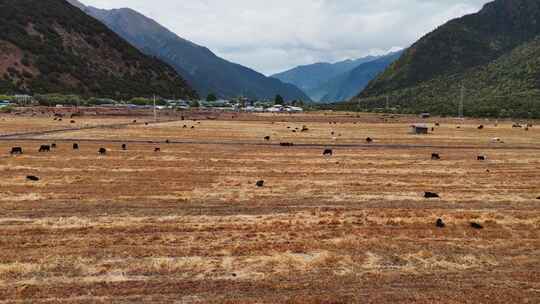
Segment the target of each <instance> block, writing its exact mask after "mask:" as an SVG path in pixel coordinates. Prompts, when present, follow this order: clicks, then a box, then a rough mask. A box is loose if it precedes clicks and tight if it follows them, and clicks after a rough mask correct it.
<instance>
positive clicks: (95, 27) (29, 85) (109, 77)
mask: <svg viewBox="0 0 540 304" xmlns="http://www.w3.org/2000/svg"><path fill="white" fill-rule="evenodd" d="M0 91H2V92H10V93H17V92H26V93H66V94H81V95H85V96H99V97H110V98H123V99H127V98H131V97H137V96H151V95H153V94H158V95H161V96H164V97H169V96H177V97H184V98H191V97H195V96H196V94H195V92H194V91H193V90H192V89H191V88H190V87H189V85H187V83H186V82H185V81H184V80H183V79H182V78H180V77H178V75H177V73H176V72H175V71H174V69H172V68H171V67H169V66H168V65H166V64H164V63H162V62H161V61H158V60H156V59H154V58H151V57H148V56H146V55H144V54H142V53H141V52H140V51H138V50H137V49H136V48H134V47H132V46H131V45H130V44H128V43H127V42H125V41H124V40H123V39H121V38H120V37H118V35H116V34H115V33H113V32H112V31H111V30H109V29H108V28H107V27H106V26H104V25H103V24H101V23H100V22H98V21H96V20H95V19H93V18H90V17H88V16H87V15H86V14H84V13H82V12H81V11H80V10H78V9H77V8H75V7H73V6H72V5H70V4H68V3H67V2H66V1H64V0H47V1H43V0H2V1H0Z"/></svg>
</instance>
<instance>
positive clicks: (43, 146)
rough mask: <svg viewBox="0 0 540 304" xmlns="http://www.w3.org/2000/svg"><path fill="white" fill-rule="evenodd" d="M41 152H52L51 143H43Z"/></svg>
mask: <svg viewBox="0 0 540 304" xmlns="http://www.w3.org/2000/svg"><path fill="white" fill-rule="evenodd" d="M39 152H40V153H41V152H51V146H49V145H41V147H39Z"/></svg>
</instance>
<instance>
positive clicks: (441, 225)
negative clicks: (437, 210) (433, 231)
mask: <svg viewBox="0 0 540 304" xmlns="http://www.w3.org/2000/svg"><path fill="white" fill-rule="evenodd" d="M435 226H437V228H444V227H446V224H445V223H444V221H443V220H442V219H438V220H437V222H436V223H435Z"/></svg>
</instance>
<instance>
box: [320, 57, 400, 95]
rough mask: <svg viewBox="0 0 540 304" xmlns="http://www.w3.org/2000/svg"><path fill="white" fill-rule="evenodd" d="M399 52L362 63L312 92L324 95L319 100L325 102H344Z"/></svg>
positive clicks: (393, 59)
mask: <svg viewBox="0 0 540 304" xmlns="http://www.w3.org/2000/svg"><path fill="white" fill-rule="evenodd" d="M401 53H402V52H401V51H399V52H394V53H390V54H388V55H385V56H381V57H379V58H378V59H375V60H373V61H370V62H366V63H362V64H360V65H359V66H357V67H356V68H354V69H352V70H351V71H348V72H345V73H342V74H340V75H339V76H337V77H335V78H333V79H331V80H329V81H327V82H325V83H323V84H322V85H320V86H319V87H317V88H316V89H314V90H313V91H312V92H320V93H321V94H322V93H325V95H324V96H323V97H322V98H320V99H319V100H321V101H325V102H335V101H344V100H349V99H351V98H353V97H354V96H356V95H358V94H359V93H360V92H361V91H362V90H363V89H364V88H365V87H366V86H367V85H368V83H369V82H370V81H371V80H373V79H374V78H375V77H377V75H379V73H381V72H383V71H384V70H385V69H386V68H387V67H388V66H390V65H391V64H392V63H393V62H394V61H396V60H397V59H398V58H399V57H400V56H401Z"/></svg>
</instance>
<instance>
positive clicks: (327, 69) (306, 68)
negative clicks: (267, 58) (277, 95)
mask: <svg viewBox="0 0 540 304" xmlns="http://www.w3.org/2000/svg"><path fill="white" fill-rule="evenodd" d="M377 58H378V57H375V56H367V57H363V58H359V59H356V60H350V59H349V60H345V61H341V62H337V63H333V64H332V63H326V62H319V63H314V64H309V65H302V66H298V67H295V68H293V69H290V70H288V71H285V72H282V73H278V74H275V75H272V76H271V77H273V78H276V79H279V80H281V81H283V82H285V83H290V84H293V85H295V86H297V87H298V88H300V89H302V90H303V91H304V92H307V93H308V95H309V92H310V91H311V90H313V89H315V88H317V87H319V86H321V85H322V84H324V83H326V82H327V81H329V80H331V79H333V78H335V77H337V76H339V75H341V74H343V73H346V72H349V71H351V70H352V69H354V68H356V67H357V66H359V65H361V64H362V63H366V62H369V61H373V60H375V59H377ZM310 97H312V98H313V96H311V95H310ZM315 99H317V98H315Z"/></svg>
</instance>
